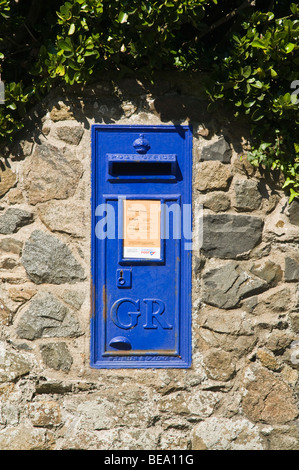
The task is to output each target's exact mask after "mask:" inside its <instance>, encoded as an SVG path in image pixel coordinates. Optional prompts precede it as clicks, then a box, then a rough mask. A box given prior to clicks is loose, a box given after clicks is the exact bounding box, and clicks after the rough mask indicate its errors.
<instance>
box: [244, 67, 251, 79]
mask: <svg viewBox="0 0 299 470" xmlns="http://www.w3.org/2000/svg"><path fill="white" fill-rule="evenodd" d="M242 75H243V77H244V78H248V77H250V75H251V67H250V65H246V67H244V68H243V69H242Z"/></svg>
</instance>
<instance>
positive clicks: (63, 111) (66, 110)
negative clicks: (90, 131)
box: [50, 101, 75, 122]
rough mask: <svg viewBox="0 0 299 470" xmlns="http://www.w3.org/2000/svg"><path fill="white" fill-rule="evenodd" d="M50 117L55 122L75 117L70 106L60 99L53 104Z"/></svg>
mask: <svg viewBox="0 0 299 470" xmlns="http://www.w3.org/2000/svg"><path fill="white" fill-rule="evenodd" d="M50 118H51V120H52V121H54V122H57V121H65V120H68V119H75V118H74V116H73V113H72V111H70V106H67V105H66V104H65V103H64V102H63V101H59V102H58V104H57V105H56V106H53V108H52V109H51V112H50Z"/></svg>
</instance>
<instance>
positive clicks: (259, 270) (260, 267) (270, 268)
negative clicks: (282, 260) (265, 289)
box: [250, 260, 282, 286]
mask: <svg viewBox="0 0 299 470" xmlns="http://www.w3.org/2000/svg"><path fill="white" fill-rule="evenodd" d="M250 271H251V272H252V274H254V275H255V276H258V277H260V278H261V279H263V280H264V281H266V282H267V283H268V284H269V285H271V286H272V285H276V284H277V283H278V282H279V281H280V280H281V278H282V269H281V267H280V266H279V265H278V264H276V263H274V262H273V261H271V260H265V261H258V262H256V263H254V264H253V265H252V267H251V268H250Z"/></svg>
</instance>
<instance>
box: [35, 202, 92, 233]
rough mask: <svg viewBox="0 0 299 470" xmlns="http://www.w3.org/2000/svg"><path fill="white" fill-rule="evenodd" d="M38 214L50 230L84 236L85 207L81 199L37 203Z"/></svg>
mask: <svg viewBox="0 0 299 470" xmlns="http://www.w3.org/2000/svg"><path fill="white" fill-rule="evenodd" d="M38 214H39V216H40V218H41V220H42V221H43V223H44V224H45V225H46V226H47V227H48V228H49V229H50V230H51V231H54V232H65V233H69V234H72V235H74V236H76V237H83V236H84V229H85V207H84V204H83V203H82V202H81V201H49V202H46V203H45V204H41V205H39V207H38ZM74 220H76V223H75V224H74Z"/></svg>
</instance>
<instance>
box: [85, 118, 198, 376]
mask: <svg viewBox="0 0 299 470" xmlns="http://www.w3.org/2000/svg"><path fill="white" fill-rule="evenodd" d="M191 168H192V132H191V129H190V128H189V126H168V125H160V126H143V125H140V126H139V125H132V126H125V125H93V127H92V303H93V305H92V317H91V366H92V367H95V368H141V367H142V368H161V367H164V368H166V367H172V368H173V367H176V368H179V367H181V368H187V367H190V365H191V237H192V234H191V201H192V194H191V187H192V178H191V176H192V175H191Z"/></svg>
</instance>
